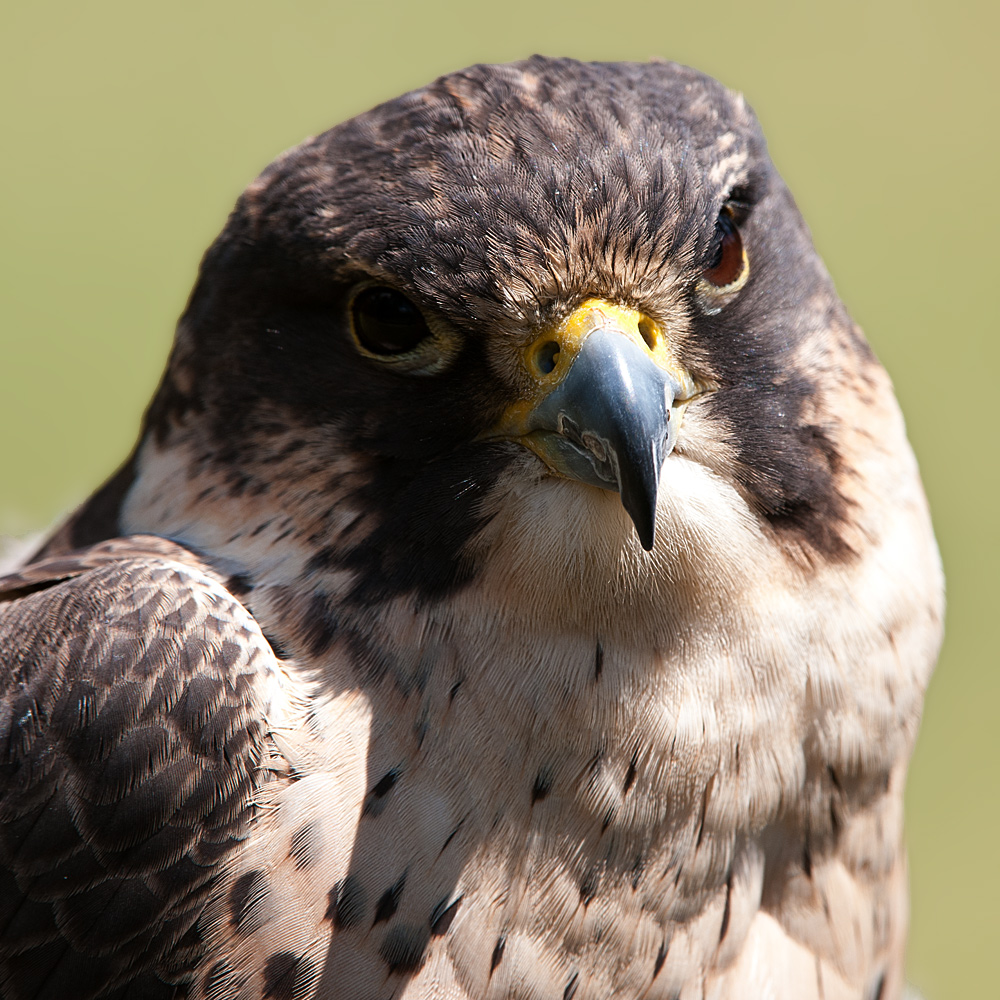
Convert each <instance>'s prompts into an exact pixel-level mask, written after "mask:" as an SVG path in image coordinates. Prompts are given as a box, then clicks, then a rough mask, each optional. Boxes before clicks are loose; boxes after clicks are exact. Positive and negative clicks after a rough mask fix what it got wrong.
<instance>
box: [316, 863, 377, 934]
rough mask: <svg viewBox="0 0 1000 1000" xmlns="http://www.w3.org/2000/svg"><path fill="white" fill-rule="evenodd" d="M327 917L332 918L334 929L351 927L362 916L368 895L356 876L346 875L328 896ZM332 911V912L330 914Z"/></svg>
mask: <svg viewBox="0 0 1000 1000" xmlns="http://www.w3.org/2000/svg"><path fill="white" fill-rule="evenodd" d="M328 898H329V901H330V905H329V906H328V907H327V911H326V912H327V916H332V918H333V923H334V926H335V927H338V928H344V927H353V926H354V925H355V924H357V923H358V922H359V921H360V920H361V917H362V916H363V914H364V911H365V906H366V905H367V902H368V893H367V892H365V888H364V886H363V885H362V884H361V880H360V879H359V878H358V876H357V875H353V874H352V875H348V876H346V877H345V878H344V879H343V881H341V882H338V883H337V884H336V885H335V886H334V887H333V888H332V889H331V890H330V894H329V897H328ZM331 911H332V912H331Z"/></svg>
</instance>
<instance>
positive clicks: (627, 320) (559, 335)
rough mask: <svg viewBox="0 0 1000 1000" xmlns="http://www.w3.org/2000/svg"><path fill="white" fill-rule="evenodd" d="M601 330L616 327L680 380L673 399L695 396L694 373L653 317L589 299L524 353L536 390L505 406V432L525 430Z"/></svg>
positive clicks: (678, 402)
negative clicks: (535, 411) (678, 391)
mask: <svg viewBox="0 0 1000 1000" xmlns="http://www.w3.org/2000/svg"><path fill="white" fill-rule="evenodd" d="M602 329H603V330H617V331H618V332H620V333H621V334H622V335H623V336H625V337H628V338H629V339H630V340H633V341H634V342H635V343H636V344H638V345H639V346H640V347H641V348H642V349H643V350H644V351H645V352H646V353H647V354H648V355H649V356H650V358H652V360H653V361H654V363H655V364H657V365H659V367H660V368H663V369H664V370H665V371H668V372H670V373H671V374H672V375H673V376H674V377H675V378H677V379H678V381H679V382H680V384H681V385H682V386H683V387H684V391H683V392H682V394H681V395H680V396H679V397H678V398H677V399H676V400H675V405H680V404H682V403H684V402H685V401H686V400H687V399H689V398H690V397H691V396H694V395H696V394H697V392H698V390H697V389H696V387H695V384H694V381H693V379H692V378H691V375H690V373H689V372H688V371H687V370H686V369H685V368H684V367H683V366H682V365H681V364H680V363H679V362H678V360H677V358H676V357H675V356H674V354H673V352H672V351H671V349H670V347H671V345H670V340H669V338H668V337H667V336H666V335H665V334H664V332H663V330H662V328H661V327H660V325H659V324H658V323H657V322H656V321H655V320H653V319H651V318H650V317H648V316H645V315H644V314H643V313H641V312H639V311H638V310H636V309H630V308H628V307H626V306H620V305H615V304H614V303H613V302H608V301H606V300H604V299H587V300H586V301H584V302H582V303H581V304H580V305H579V306H577V307H576V309H574V310H573V312H571V313H570V314H569V315H568V316H567V317H566V318H565V319H563V320H562V321H561V322H560V323H558V324H557V325H556V326H554V327H551V328H549V329H547V330H544V331H543V332H542V333H541V334H540V335H539V336H538V337H536V338H535V340H533V341H532V342H531V343H530V344H528V346H527V347H525V348H524V350H523V351H522V361H523V364H524V368H525V371H527V373H528V375H529V376H530V377H531V380H532V385H533V390H532V392H531V393H530V395H529V396H528V398H526V399H522V400H519V401H518V402H516V403H514V404H513V405H512V406H510V407H509V408H508V409H507V411H506V413H505V414H504V418H503V420H502V422H501V423H502V427H503V430H504V431H506V432H507V433H508V434H517V433H518V432H519V431H521V430H523V428H524V427H525V426H526V423H525V422H526V420H527V417H528V415H529V414H530V413H531V411H532V410H533V409H534V408H535V407H536V406H537V405H538V404H539V403H540V402H541V400H543V399H544V398H545V397H546V396H547V395H548V394H549V392H551V391H552V390H553V389H554V388H555V387H556V386H557V385H558V384H559V383H560V382H562V380H563V379H564V378H565V377H566V374H567V372H569V370H570V368H571V367H572V364H573V361H574V360H575V359H576V356H577V354H578V353H579V351H580V347H581V346H582V345H583V342H584V341H585V340H586V339H587V337H588V336H589V335H590V334H591V333H592V332H593V331H594V330H602Z"/></svg>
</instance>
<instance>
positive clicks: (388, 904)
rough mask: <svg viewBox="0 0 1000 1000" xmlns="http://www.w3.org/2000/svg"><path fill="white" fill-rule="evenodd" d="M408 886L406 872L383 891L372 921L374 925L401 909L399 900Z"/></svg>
mask: <svg viewBox="0 0 1000 1000" xmlns="http://www.w3.org/2000/svg"><path fill="white" fill-rule="evenodd" d="M405 888H406V872H403V874H402V875H400V876H399V878H398V879H396V881H395V882H393V884H392V885H390V886H389V888H388V889H386V890H385V892H383V893H382V895H381V897H380V898H379V901H378V903H377V904H376V905H375V919H374V920H373V921H372V927H374V926H375V924H377V923H380V922H381V921H383V920H388V919H389V918H390V917H391V916H392V915H393V914H394V913H395V912H396V910H398V909H399V900H400V898H401V897H402V895H403V889H405Z"/></svg>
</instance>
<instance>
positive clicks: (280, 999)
mask: <svg viewBox="0 0 1000 1000" xmlns="http://www.w3.org/2000/svg"><path fill="white" fill-rule="evenodd" d="M318 973H319V970H318V969H317V967H316V965H315V964H314V963H313V962H310V961H309V959H308V958H305V957H302V958H299V957H297V956H296V955H295V954H294V953H293V952H290V951H277V952H275V953H274V954H273V955H272V956H271V957H270V958H269V959H268V960H267V963H266V964H265V965H264V994H263V1000H295V997H296V996H303V995H304V993H305V991H306V990H308V989H309V987H310V986H312V985H313V983H314V982H315V980H316V978H317V975H318Z"/></svg>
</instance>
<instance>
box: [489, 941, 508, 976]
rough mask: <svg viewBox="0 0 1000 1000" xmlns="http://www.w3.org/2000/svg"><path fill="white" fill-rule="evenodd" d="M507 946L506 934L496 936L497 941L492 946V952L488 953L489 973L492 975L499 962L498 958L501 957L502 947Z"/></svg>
mask: <svg viewBox="0 0 1000 1000" xmlns="http://www.w3.org/2000/svg"><path fill="white" fill-rule="evenodd" d="M506 947H507V935H506V934H501V935H500V937H498V938H497V943H496V944H495V945H494V946H493V954H492V955H490V975H491V976H492V975H493V973H494V971H495V970H496V967H497V966H498V965H499V964H500V959H501V958H503V953H504V949H505V948H506Z"/></svg>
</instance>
